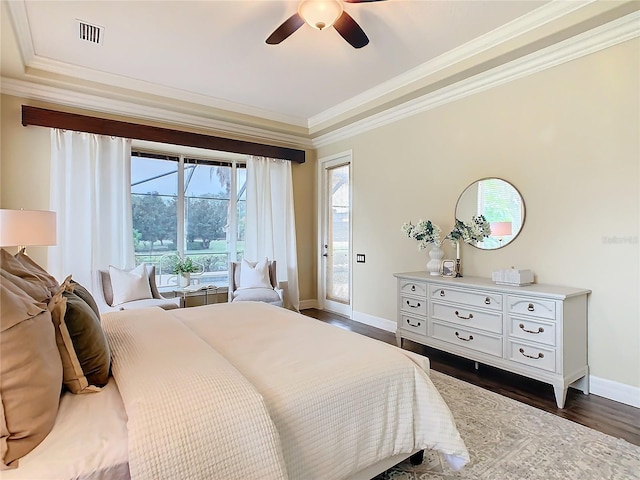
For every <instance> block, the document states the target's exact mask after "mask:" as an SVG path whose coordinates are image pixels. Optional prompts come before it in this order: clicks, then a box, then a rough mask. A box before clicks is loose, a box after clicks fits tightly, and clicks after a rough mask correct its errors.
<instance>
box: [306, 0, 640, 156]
mask: <svg viewBox="0 0 640 480" xmlns="http://www.w3.org/2000/svg"><path fill="white" fill-rule="evenodd" d="M639 20H640V12H638V11H636V12H634V13H632V14H629V15H626V16H624V17H622V18H619V19H617V20H614V21H612V22H610V23H607V24H605V25H602V26H600V27H597V28H594V29H593V30H590V31H588V32H585V33H582V34H580V35H576V36H575V37H572V38H570V39H567V40H565V41H563V42H559V43H557V44H555V45H551V46H549V47H547V48H544V49H542V50H538V51H537V52H534V53H531V54H529V55H526V56H524V57H522V58H519V59H517V60H514V61H512V62H508V63H506V64H504V65H501V66H499V67H496V68H493V69H491V70H488V71H486V72H483V73H480V74H478V75H475V76H473V77H470V78H467V79H465V80H462V81H460V82H457V83H454V84H452V85H449V86H446V87H443V88H441V89H438V90H436V91H434V92H431V93H428V94H426V95H424V96H422V97H419V98H417V99H414V100H412V101H409V102H406V103H404V104H402V105H398V106H396V107H393V108H390V109H388V110H385V111H382V112H380V113H378V114H375V115H372V116H370V117H367V118H365V119H363V120H360V121H357V122H353V123H351V124H349V125H346V126H345V127H342V128H339V129H337V130H334V131H331V132H329V133H327V134H324V135H320V136H318V137H316V138H314V139H313V145H314V146H315V147H316V148H317V147H322V146H325V145H328V144H331V143H334V142H337V141H339V140H345V139H348V138H350V137H353V136H355V135H358V134H361V133H364V132H367V131H369V130H372V129H374V128H378V127H381V126H384V125H388V124H390V123H394V122H397V121H399V120H402V119H404V118H408V117H411V116H413V115H416V114H418V113H422V112H425V111H427V110H431V109H433V108H436V107H438V106H440V105H444V104H446V103H450V102H454V101H456V100H459V99H461V98H464V97H467V96H469V95H473V94H476V93H479V92H482V91H485V90H489V89H491V88H494V87H497V86H499V85H503V84H505V83H508V82H511V81H513V80H517V79H519V78H522V77H525V76H528V75H532V74H534V73H538V72H540V71H543V70H546V69H548V68H551V67H555V66H557V65H560V64H563V63H566V62H569V61H571V60H575V59H576V58H580V57H583V56H585V55H589V54H591V53H594V52H597V51H600V50H603V49H605V48H609V47H612V46H614V45H617V44H619V43H622V42H625V41H627V40H631V39H633V38H636V37H638V36H640V28H638V21H639Z"/></svg>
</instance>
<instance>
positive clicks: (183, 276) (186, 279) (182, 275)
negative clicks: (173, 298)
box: [171, 255, 200, 288]
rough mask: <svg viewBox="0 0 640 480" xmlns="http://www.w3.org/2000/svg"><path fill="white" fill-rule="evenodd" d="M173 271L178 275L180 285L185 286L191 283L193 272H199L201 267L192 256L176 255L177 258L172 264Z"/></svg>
mask: <svg viewBox="0 0 640 480" xmlns="http://www.w3.org/2000/svg"><path fill="white" fill-rule="evenodd" d="M171 271H172V273H174V274H175V275H177V276H178V286H179V287H182V288H185V287H188V286H189V284H190V283H191V274H192V273H198V272H199V271H200V268H199V267H198V265H197V264H196V263H195V262H194V261H193V260H192V259H191V257H184V258H183V257H181V256H179V255H176V256H175V260H174V261H173V263H172V264H171Z"/></svg>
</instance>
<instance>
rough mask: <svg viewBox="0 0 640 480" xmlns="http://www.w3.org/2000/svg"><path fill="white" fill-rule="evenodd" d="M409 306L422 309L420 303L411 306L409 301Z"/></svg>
mask: <svg viewBox="0 0 640 480" xmlns="http://www.w3.org/2000/svg"><path fill="white" fill-rule="evenodd" d="M407 305H409V306H410V307H411V308H420V302H418V303H416V304H415V305H411V303H409V300H407Z"/></svg>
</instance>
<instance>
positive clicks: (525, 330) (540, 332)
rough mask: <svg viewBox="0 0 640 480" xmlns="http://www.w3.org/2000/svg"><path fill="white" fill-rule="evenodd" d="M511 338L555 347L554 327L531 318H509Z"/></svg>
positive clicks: (551, 324)
mask: <svg viewBox="0 0 640 480" xmlns="http://www.w3.org/2000/svg"><path fill="white" fill-rule="evenodd" d="M509 320H510V325H511V331H510V332H509V334H510V335H511V336H512V337H517V338H520V339H522V340H527V341H529V342H536V343H544V344H545V345H550V346H552V347H553V346H555V344H556V326H555V324H553V323H547V322H541V321H538V320H535V319H531V318H518V317H511V318H510V319H509Z"/></svg>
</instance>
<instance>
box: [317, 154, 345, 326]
mask: <svg viewBox="0 0 640 480" xmlns="http://www.w3.org/2000/svg"><path fill="white" fill-rule="evenodd" d="M323 178H324V185H323V192H324V199H323V210H324V212H323V228H322V230H323V235H322V245H321V254H322V263H323V265H322V271H323V282H322V284H323V285H322V287H323V288H322V290H323V292H322V293H323V297H322V298H323V304H324V305H323V307H324V308H325V309H326V310H330V311H332V312H335V313H339V314H342V315H346V316H349V317H351V163H350V161H349V159H348V158H346V159H345V158H344V157H341V158H337V159H335V160H331V161H327V162H325V163H324V164H323Z"/></svg>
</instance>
